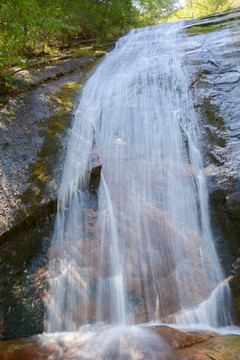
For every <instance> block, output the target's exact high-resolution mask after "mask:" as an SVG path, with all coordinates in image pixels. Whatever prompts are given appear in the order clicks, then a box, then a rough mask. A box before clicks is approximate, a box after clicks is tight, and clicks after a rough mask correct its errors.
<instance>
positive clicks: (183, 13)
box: [169, 0, 240, 21]
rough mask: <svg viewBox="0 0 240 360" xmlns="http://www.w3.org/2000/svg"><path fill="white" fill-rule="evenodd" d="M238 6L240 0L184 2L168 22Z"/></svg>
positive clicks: (187, 0)
mask: <svg viewBox="0 0 240 360" xmlns="http://www.w3.org/2000/svg"><path fill="white" fill-rule="evenodd" d="M238 6H240V0H186V3H185V5H184V6H183V7H182V8H181V9H180V10H178V11H176V12H175V13H174V15H173V16H171V17H170V19H169V20H170V21H176V20H179V19H191V18H192V19H193V18H196V17H201V16H205V15H209V14H214V13H217V12H220V11H224V10H228V9H232V8H234V7H238Z"/></svg>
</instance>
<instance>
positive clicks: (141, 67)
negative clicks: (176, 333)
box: [46, 24, 232, 332]
mask: <svg viewBox="0 0 240 360" xmlns="http://www.w3.org/2000/svg"><path fill="white" fill-rule="evenodd" d="M182 32H183V30H182V25H181V24H171V25H161V26H155V27H148V28H144V29H138V30H134V31H131V32H130V33H129V34H128V35H127V36H125V37H123V38H122V39H120V41H119V42H118V43H117V45H116V48H115V49H114V50H113V51H112V52H111V53H110V54H108V55H107V56H106V58H105V59H104V61H103V62H102V63H101V64H100V66H98V68H97V70H96V71H95V73H94V74H93V75H92V76H91V78H90V79H89V80H88V82H87V84H86V85H85V87H84V90H83V93H82V97H81V102H80V105H79V109H78V111H77V114H76V120H75V123H74V126H73V129H72V135H71V139H70V141H69V149H68V156H67V160H66V164H65V168H64V173H63V179H62V185H61V189H60V195H59V202H58V204H59V205H58V214H57V220H56V225H55V232H54V236H53V240H52V248H51V252H50V271H49V272H50V293H49V297H48V301H47V311H46V331H47V332H55V331H63V330H66V331H75V330H77V329H78V328H79V326H80V325H82V324H84V323H88V322H97V321H102V322H104V323H110V324H116V323H117V324H125V325H126V324H135V323H139V322H140V323H141V322H148V321H165V322H168V323H171V322H172V323H176V324H178V325H182V326H186V325H189V326H190V325H194V324H201V325H206V326H212V327H219V326H225V325H229V324H231V321H232V320H231V309H230V307H231V305H230V304H231V300H230V293H229V288H228V284H226V283H224V285H220V284H222V282H223V280H224V275H223V273H222V272H221V269H220V264H219V261H218V258H217V254H216V251H215V247H214V241H213V239H212V234H211V229H210V221H209V214H208V195H207V189H206V184H205V179H204V176H203V170H202V163H201V155H200V151H199V145H198V134H199V129H198V124H197V121H196V116H195V114H194V109H193V104H192V100H191V96H190V93H189V81H188V76H187V69H186V66H185V64H184V51H183V48H182V46H181V41H182ZM95 141H96V143H97V145H98V150H99V155H100V159H101V162H102V176H101V181H100V185H99V188H98V195H97V196H98V199H97V202H94V201H93V198H94V197H93V195H92V194H91V191H90V190H89V188H88V186H87V184H88V181H89V168H91V151H92V148H93V145H94V143H95ZM95 201H96V199H95Z"/></svg>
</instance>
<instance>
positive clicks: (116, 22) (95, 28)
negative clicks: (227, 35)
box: [0, 0, 177, 90]
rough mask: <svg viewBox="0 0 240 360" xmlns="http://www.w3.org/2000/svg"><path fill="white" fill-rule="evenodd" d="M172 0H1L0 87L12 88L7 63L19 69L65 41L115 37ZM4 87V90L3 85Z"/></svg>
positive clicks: (159, 13) (161, 13) (163, 10)
mask: <svg viewBox="0 0 240 360" xmlns="http://www.w3.org/2000/svg"><path fill="white" fill-rule="evenodd" d="M176 2H177V0H138V1H132V0H77V1H76V0H58V1H52V0H2V1H1V3H0V72H1V76H0V89H1V88H2V90H3V88H4V87H5V88H6V87H8V86H10V87H12V86H13V85H12V84H11V81H10V80H11V77H10V75H11V72H10V73H9V68H11V67H13V66H20V67H21V68H24V66H26V64H27V62H28V60H29V59H30V58H31V57H33V56H36V55H41V54H46V53H50V54H51V53H52V52H53V51H54V50H55V49H57V48H59V47H64V46H67V45H68V43H69V41H70V39H72V38H74V37H75V38H76V37H79V38H80V39H83V40H86V39H100V40H101V39H104V40H106V39H114V38H116V37H117V36H118V35H119V34H120V33H121V32H125V31H127V30H129V29H130V28H131V27H137V26H144V25H148V24H152V23H154V21H156V20H159V18H160V17H165V16H167V14H169V12H171V11H172V10H173V7H174V4H175V3H176ZM5 90H6V89H5Z"/></svg>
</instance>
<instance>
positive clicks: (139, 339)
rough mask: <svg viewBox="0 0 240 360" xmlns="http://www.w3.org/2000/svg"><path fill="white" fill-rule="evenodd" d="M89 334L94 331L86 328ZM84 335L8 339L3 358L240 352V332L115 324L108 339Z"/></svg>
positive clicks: (152, 358)
mask: <svg viewBox="0 0 240 360" xmlns="http://www.w3.org/2000/svg"><path fill="white" fill-rule="evenodd" d="M85 334H88V335H90V334H91V331H89V329H85ZM83 335H84V334H83V333H81V332H79V333H75V334H74V333H73V334H71V335H69V336H68V337H64V335H63V336H61V335H59V334H58V335H56V336H54V335H53V336H49V337H46V338H44V336H43V337H41V336H39V337H33V338H29V339H26V338H18V339H12V340H5V341H2V342H1V343H0V360H10V359H11V360H20V359H23V360H25V359H28V360H47V359H50V358H51V359H53V360H65V359H69V360H70V359H86V360H87V359H89V360H92V359H95V358H96V357H95V356H93V354H95V355H97V358H98V359H99V360H106V359H108V360H115V359H118V360H125V359H129V360H130V359H132V360H142V359H148V360H156V359H158V360H178V359H179V360H185V359H186V360H193V359H199V360H200V359H201V360H209V359H212V360H235V359H239V353H240V335H224V336H221V335H218V334H215V333H211V332H206V331H205V332H204V331H191V332H185V331H184V332H183V331H179V330H176V329H172V328H170V327H167V326H155V327H150V328H145V329H144V330H141V328H137V327H135V329H132V330H131V329H130V330H128V331H127V332H124V331H123V332H122V331H121V329H118V328H112V329H109V330H105V334H104V335H105V338H104V339H103V337H101V335H96V334H95V337H93V339H90V340H89V344H90V345H88V342H87V343H86V339H84V337H83ZM98 336H99V338H98ZM85 337H86V335H85ZM99 341H101V343H100V342H99ZM130 344H131V345H130Z"/></svg>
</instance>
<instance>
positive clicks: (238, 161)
mask: <svg viewBox="0 0 240 360" xmlns="http://www.w3.org/2000/svg"><path fill="white" fill-rule="evenodd" d="M239 21H240V11H239V9H236V10H235V11H230V12H225V13H220V14H217V15H213V16H211V17H210V16H209V17H206V18H202V19H199V20H196V21H191V22H189V23H188V25H187V28H186V35H187V36H188V37H190V38H191V40H192V41H190V45H189V48H188V49H187V63H188V66H189V70H190V71H191V76H192V84H191V90H192V94H193V98H194V104H195V108H196V112H197V114H198V118H199V123H200V124H201V127H202V149H203V154H204V164H205V167H206V168H205V175H206V176H208V184H209V189H210V197H209V202H210V211H211V219H212V225H213V230H214V235H215V238H216V239H217V244H216V246H217V249H218V252H219V255H220V258H221V261H222V264H223V266H224V268H225V271H226V273H227V274H229V273H230V272H231V271H232V272H233V274H234V277H233V280H232V285H231V286H232V292H233V296H234V299H235V305H236V310H237V315H238V321H239V319H240V297H239V290H240V289H239V276H240V267H239V259H238V256H239V249H240V243H239V239H240V171H239V170H240V105H239V98H240V66H239V64H240V59H239V54H240V42H239V38H240V30H239Z"/></svg>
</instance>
